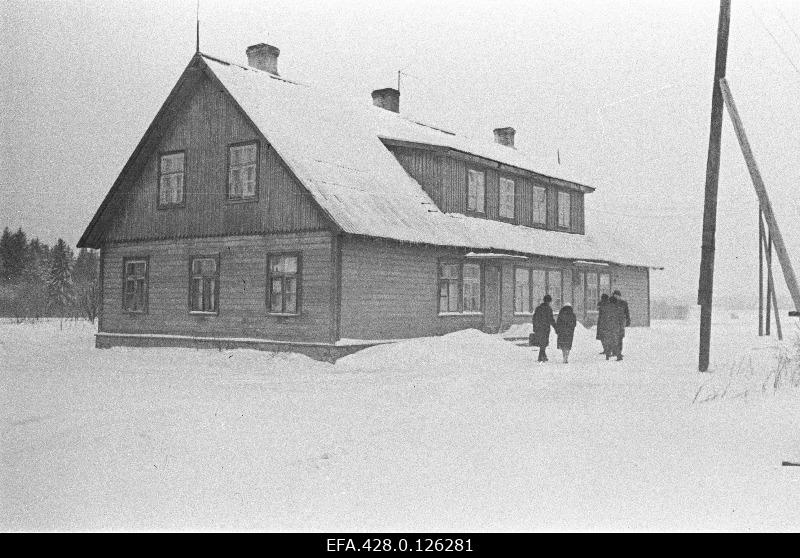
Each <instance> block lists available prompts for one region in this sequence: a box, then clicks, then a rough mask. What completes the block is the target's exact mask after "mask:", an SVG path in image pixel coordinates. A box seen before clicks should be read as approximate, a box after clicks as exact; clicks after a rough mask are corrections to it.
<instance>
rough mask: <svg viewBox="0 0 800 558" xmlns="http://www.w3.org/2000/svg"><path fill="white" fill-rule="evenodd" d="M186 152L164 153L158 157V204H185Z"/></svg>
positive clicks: (161, 205) (163, 205) (165, 205)
mask: <svg viewBox="0 0 800 558" xmlns="http://www.w3.org/2000/svg"><path fill="white" fill-rule="evenodd" d="M185 159H186V157H185V152H183V151H176V152H172V153H164V154H162V155H161V156H160V157H159V158H158V206H159V207H169V206H175V205H182V204H183V185H184V172H185V168H184V163H185Z"/></svg>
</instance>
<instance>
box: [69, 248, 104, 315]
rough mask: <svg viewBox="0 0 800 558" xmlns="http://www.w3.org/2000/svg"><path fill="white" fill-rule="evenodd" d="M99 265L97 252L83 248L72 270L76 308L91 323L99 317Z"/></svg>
mask: <svg viewBox="0 0 800 558" xmlns="http://www.w3.org/2000/svg"><path fill="white" fill-rule="evenodd" d="M98 263H99V262H98V258H97V252H95V251H94V250H87V249H86V248H81V250H80V252H78V257H77V259H76V260H75V267H73V268H72V278H73V281H74V282H75V298H76V300H75V302H76V307H77V309H78V310H79V311H80V312H81V313H82V314H83V316H84V317H86V318H87V319H88V320H89V321H91V322H94V320H95V318H96V317H97V311H98V308H99V304H100V298H99V293H100V289H99V285H98Z"/></svg>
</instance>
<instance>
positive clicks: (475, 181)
mask: <svg viewBox="0 0 800 558" xmlns="http://www.w3.org/2000/svg"><path fill="white" fill-rule="evenodd" d="M499 186H500V187H499V210H498V211H499V215H500V218H501V219H515V218H516V183H515V182H514V180H512V179H511V178H506V177H501V178H500V184H499ZM557 205H558V221H557V222H558V226H559V227H560V228H565V229H568V228H570V227H571V226H572V196H571V194H570V193H569V192H564V191H559V192H558V199H557ZM532 210H533V222H534V223H536V224H539V225H546V224H547V190H546V189H545V188H544V187H542V186H534V187H533V208H532ZM467 211H470V212H473V213H486V173H485V172H484V171H480V170H475V169H468V170H467Z"/></svg>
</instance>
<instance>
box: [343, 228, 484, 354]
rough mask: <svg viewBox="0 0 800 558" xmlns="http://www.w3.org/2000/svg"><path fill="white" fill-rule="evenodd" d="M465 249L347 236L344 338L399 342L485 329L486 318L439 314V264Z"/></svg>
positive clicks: (344, 285)
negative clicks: (399, 340)
mask: <svg viewBox="0 0 800 558" xmlns="http://www.w3.org/2000/svg"><path fill="white" fill-rule="evenodd" d="M461 255H463V251H458V250H453V249H450V250H448V249H438V248H432V247H422V246H409V245H402V244H400V243H393V242H386V241H380V240H370V239H362V238H353V237H345V238H344V239H343V242H342V252H341V258H342V264H341V265H342V286H341V289H342V290H341V309H342V310H341V337H343V338H350V339H399V338H408V337H420V336H426V335H441V334H444V333H448V332H451V331H457V330H460V329H466V328H482V327H483V316H475V315H472V316H439V315H438V263H439V259H440V258H447V257H453V258H459V257H460V256H461Z"/></svg>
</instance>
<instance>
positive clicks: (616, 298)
mask: <svg viewBox="0 0 800 558" xmlns="http://www.w3.org/2000/svg"><path fill="white" fill-rule="evenodd" d="M609 301H611V302H612V304H614V306H615V311H614V317H615V328H616V335H615V345H614V353H613V354H614V355H616V357H617V360H622V341H623V340H624V339H625V328H626V327H630V325H631V313H630V311H629V310H628V303H627V302H626V301H625V300H623V298H622V293H621V292H620V291H619V290H616V291H614V293H613V294H612V295H611V298H610V299H609Z"/></svg>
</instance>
